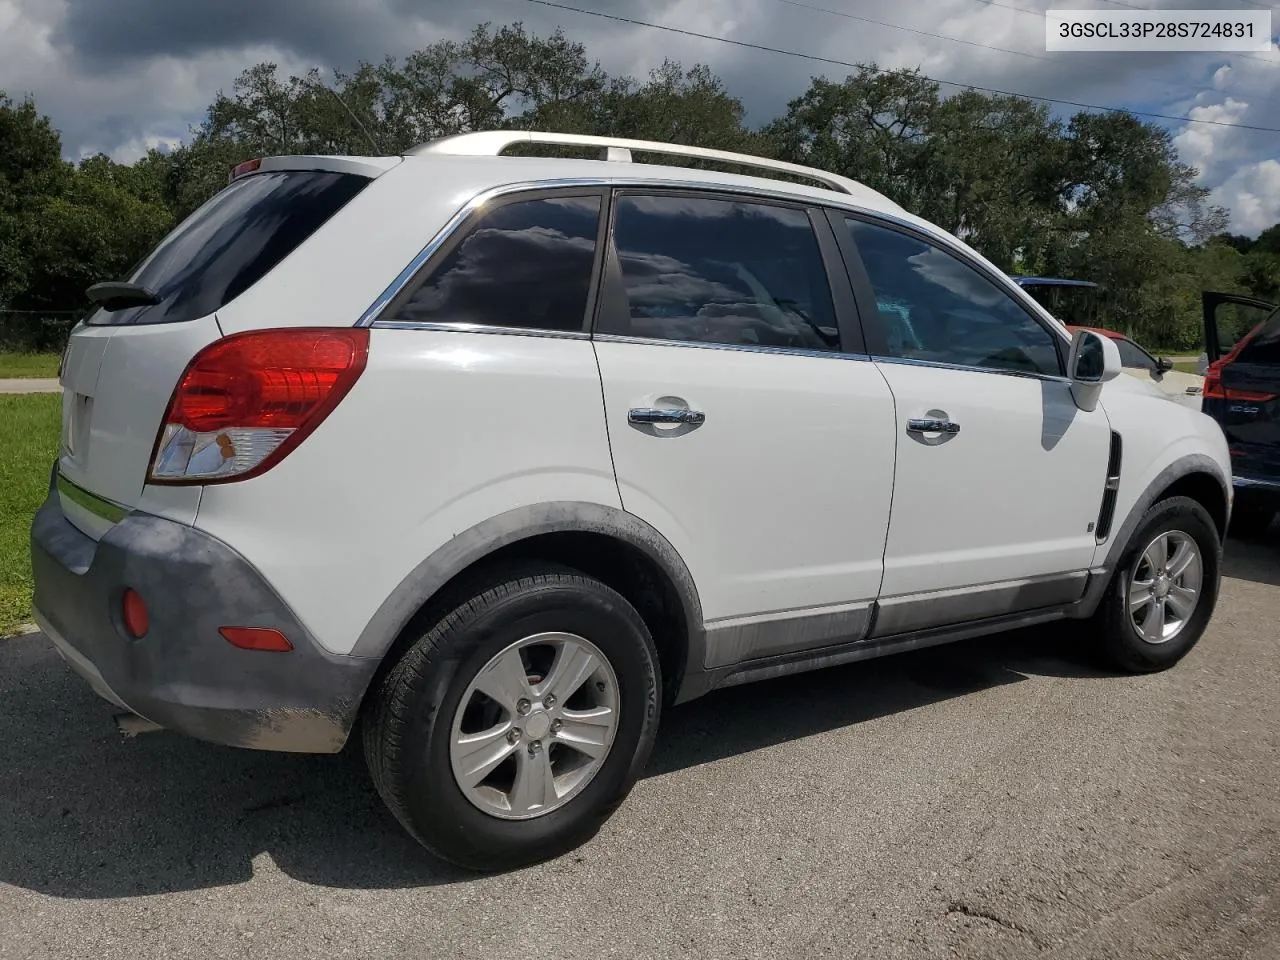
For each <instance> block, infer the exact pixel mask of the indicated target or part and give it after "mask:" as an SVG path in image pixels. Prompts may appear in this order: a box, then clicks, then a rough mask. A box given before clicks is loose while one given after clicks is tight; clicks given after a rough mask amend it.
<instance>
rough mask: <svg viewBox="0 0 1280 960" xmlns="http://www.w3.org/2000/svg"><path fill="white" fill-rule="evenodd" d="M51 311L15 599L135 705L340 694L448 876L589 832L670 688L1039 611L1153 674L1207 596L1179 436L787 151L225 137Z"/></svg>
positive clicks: (333, 744) (886, 214)
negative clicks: (71, 299)
mask: <svg viewBox="0 0 1280 960" xmlns="http://www.w3.org/2000/svg"><path fill="white" fill-rule="evenodd" d="M528 142H542V143H552V144H559V145H562V146H579V147H582V146H588V147H593V148H599V149H600V151H601V158H600V159H557V158H538V157H530V156H522V157H512V156H503V155H502V154H503V152H504V150H505V149H506V148H508V147H510V146H512V145H515V144H520V143H528ZM630 150H638V151H643V152H646V153H650V154H667V155H677V156H680V157H681V158H682V159H683V160H684V161H685V162H686V163H687V162H688V161H689V160H690V159H692V158H697V159H699V160H702V161H712V160H714V161H721V162H727V163H731V164H735V165H737V166H739V168H742V167H753V168H756V169H759V170H761V171H762V173H761V176H760V177H749V176H738V175H732V174H727V173H718V172H711V171H708V170H705V169H695V168H693V167H691V166H661V165H656V164H650V163H637V162H633V160H632V158H631V155H630ZM800 179H807V180H810V181H813V182H816V183H818V184H819V186H816V187H815V186H808V185H801V184H798V183H796V182H793V181H795V180H800ZM90 295H91V297H92V299H93V300H94V301H95V302H96V303H97V304H98V305H99V307H100V309H98V310H97V311H96V312H95V313H94V314H93V315H92V316H91V317H90V318H89V319H88V320H87V321H86V322H85V323H83V324H81V325H80V326H78V327H77V328H76V330H75V331H74V333H73V334H72V336H71V338H70V343H69V346H68V349H67V352H66V355H65V357H64V366H63V370H62V373H61V380H62V384H63V386H64V401H63V403H64V415H63V430H64V434H63V441H62V450H61V454H60V456H59V458H58V462H57V464H56V465H55V468H54V470H53V475H52V477H51V483H50V495H49V499H48V501H47V502H46V503H45V505H44V506H43V507H42V508H41V510H40V512H39V514H38V515H37V516H36V518H35V521H34V524H33V529H32V559H33V563H34V568H35V581H36V597H35V606H36V610H37V617H38V620H39V623H40V626H41V627H42V628H43V629H44V631H45V633H46V634H47V635H48V636H49V638H50V639H51V640H52V642H53V643H54V644H56V646H57V648H58V649H59V650H60V651H61V653H62V654H63V656H64V657H65V658H66V659H67V660H68V661H69V662H70V664H71V665H72V666H73V667H74V668H75V669H76V670H77V671H79V672H80V673H81V674H83V675H84V676H85V677H86V678H87V680H88V681H89V682H90V683H91V684H92V685H93V687H94V688H95V689H96V690H97V691H98V692H99V693H100V694H101V695H102V696H103V697H105V698H106V699H108V700H109V701H111V702H113V703H114V704H116V705H117V706H118V708H120V709H121V710H123V711H127V713H124V714H121V716H122V718H128V719H129V721H130V723H131V724H132V725H133V727H134V728H135V729H136V728H137V727H139V726H144V727H164V728H169V729H172V730H177V731H181V732H183V733H186V734H190V735H192V736H195V737H199V738H203V739H206V740H211V741H215V742H218V743H224V744H233V745H236V746H243V747H254V748H259V749H265V750H287V751H308V752H335V751H338V750H340V749H341V748H342V747H343V745H344V743H345V742H346V741H347V739H348V736H349V734H350V733H351V731H352V729H353V727H354V726H355V725H356V723H357V721H359V723H360V725H361V729H362V737H363V741H364V748H365V750H366V752H367V756H368V762H369V766H370V768H371V770H372V773H373V778H374V780H375V781H376V783H377V786H378V789H379V791H380V792H381V794H382V796H383V797H384V798H385V800H386V802H387V804H388V805H389V806H390V808H391V810H392V811H393V812H394V813H395V815H396V816H397V817H398V818H399V820H400V821H401V823H402V824H403V825H404V826H405V827H406V828H407V830H408V831H409V832H410V833H411V834H412V835H413V836H414V837H416V838H417V839H418V840H419V841H421V842H422V843H423V844H425V845H426V846H427V847H429V848H430V849H432V850H433V851H435V852H436V853H438V854H439V855H441V856H443V857H445V858H447V859H449V860H452V861H454V862H457V863H460V864H463V865H466V866H469V867H472V868H477V869H496V868H503V867H507V866H511V865H515V864H519V863H527V862H530V861H533V860H536V859H540V858H544V857H548V856H551V855H554V854H556V853H559V852H562V851H564V850H565V849H567V848H569V847H571V846H572V845H574V844H576V843H578V842H580V841H581V840H583V839H584V838H585V837H587V836H589V835H590V834H591V832H592V831H593V830H594V829H595V828H596V827H598V825H599V824H600V823H601V822H602V820H603V819H604V818H605V817H607V816H608V815H609V813H610V811H611V810H613V809H614V808H615V807H616V805H617V804H618V803H619V802H621V800H622V799H623V797H624V796H625V795H626V794H627V791H628V790H629V788H630V787H631V785H632V783H633V782H634V780H635V779H636V777H637V776H638V775H639V774H640V773H641V771H642V770H643V768H644V766H645V762H646V759H647V758H648V756H649V752H650V748H651V747H652V745H653V742H654V736H655V733H656V730H657V726H658V717H659V713H660V710H661V708H662V706H663V705H666V704H671V703H678V702H681V701H686V700H689V699H691V698H693V697H697V696H699V695H700V694H703V693H705V692H707V691H708V690H711V689H713V688H715V687H722V686H727V685H732V684H740V683H745V682H747V681H752V680H760V679H764V678H767V677H776V676H778V675H780V674H785V673H791V672H796V671H802V670H808V669H812V668H814V667H821V666H826V665H829V664H837V663H847V662H849V661H853V660H858V659H862V658H867V657H876V656H881V655H883V654H887V653H893V652H896V651H901V650H909V649H913V648H917V647H921V646H926V645H930V644H937V643H943V642H947V641H950V640H956V639H959V638H963V637H969V636H973V635H976V634H982V633H987V632H991V631H997V630H1003V629H1007V628H1011V627H1019V626H1025V625H1028V624H1039V623H1045V622H1047V621H1052V620H1057V619H1062V618H1076V619H1080V620H1084V621H1086V624H1082V625H1081V629H1080V631H1079V632H1080V640H1081V643H1082V644H1084V643H1086V642H1087V641H1089V642H1094V643H1096V644H1097V645H1098V646H1100V648H1101V649H1102V650H1103V651H1104V652H1105V653H1106V654H1107V655H1109V657H1110V660H1111V661H1112V662H1113V663H1115V664H1117V665H1119V666H1120V667H1122V668H1125V669H1129V670H1157V669H1161V668H1164V667H1168V666H1170V665H1172V664H1173V663H1175V662H1176V661H1177V660H1179V659H1180V658H1181V657H1182V656H1183V655H1184V654H1185V653H1186V652H1187V651H1188V650H1189V649H1190V648H1191V646H1192V645H1193V644H1194V643H1195V642H1196V641H1197V640H1198V639H1199V637H1200V635H1201V634H1202V633H1203V632H1204V629H1205V626H1206V624H1207V623H1208V621H1209V618H1210V616H1211V615H1212V612H1213V608H1214V604H1215V601H1216V597H1217V592H1218V580H1219V560H1220V555H1221V537H1222V532H1223V530H1225V528H1226V526H1227V521H1228V517H1229V513H1230V505H1231V483H1230V476H1231V470H1230V465H1229V460H1228V455H1227V446H1226V443H1225V441H1224V439H1223V434H1222V431H1221V429H1220V428H1219V427H1218V426H1217V424H1215V423H1214V422H1213V421H1212V420H1210V419H1209V418H1207V417H1205V416H1204V415H1202V414H1201V413H1199V412H1196V411H1193V410H1188V409H1185V408H1182V407H1178V406H1175V405H1173V404H1170V403H1168V402H1167V401H1165V400H1164V399H1162V398H1161V397H1160V396H1158V395H1157V394H1156V393H1155V392H1153V391H1151V390H1150V389H1147V388H1144V387H1143V385H1142V384H1140V383H1139V382H1138V381H1136V380H1134V379H1132V378H1129V377H1117V374H1118V373H1119V372H1120V359H1119V357H1118V355H1117V351H1116V347H1115V345H1114V344H1113V343H1111V342H1110V341H1109V340H1107V339H1105V338H1102V337H1099V336H1097V335H1095V334H1091V333H1086V332H1082V333H1079V334H1077V335H1076V336H1075V337H1074V338H1073V337H1072V336H1070V335H1069V334H1068V333H1067V331H1066V330H1065V328H1063V327H1062V326H1061V325H1060V324H1059V323H1058V322H1057V321H1055V320H1054V319H1053V318H1052V317H1051V316H1049V315H1048V314H1047V313H1046V312H1045V311H1044V310H1043V309H1041V308H1040V307H1039V306H1038V305H1037V304H1036V303H1035V302H1034V301H1033V300H1032V299H1031V298H1030V297H1029V296H1028V295H1027V294H1026V293H1024V292H1023V291H1022V290H1020V289H1019V288H1018V287H1017V286H1016V285H1015V284H1014V283H1013V282H1012V281H1011V280H1009V279H1008V278H1007V277H1006V276H1004V274H1002V273H1001V272H1000V271H999V270H997V269H996V268H995V267H994V266H992V265H991V264H990V263H988V262H987V261H986V260H984V259H983V258H982V257H981V256H979V255H978V254H976V253H975V252H974V251H973V250H971V249H970V248H969V247H968V246H966V245H965V244H964V243H962V242H960V241H959V240H957V239H956V238H955V237H953V236H950V235H949V234H947V233H945V232H944V231H942V230H940V229H938V228H937V227H935V226H932V225H930V224H929V223H927V222H925V221H922V220H920V219H919V218H917V217H914V216H912V215H911V214H909V213H907V212H906V211H904V210H903V209H901V208H900V207H899V206H897V205H896V204H894V203H893V202H891V201H890V200H888V199H886V198H885V197H883V196H881V195H880V194H878V193H876V192H874V191H872V190H870V189H868V188H866V187H865V186H863V185H861V184H858V183H855V182H853V181H850V180H847V179H845V178H842V177H838V176H834V175H831V174H828V173H825V172H823V171H820V170H813V169H809V168H805V167H797V166H792V165H788V164H782V163H778V162H773V161H769V160H763V159H759V158H754V157H747V156H740V155H736V154H726V153H719V152H712V151H706V150H696V149H691V148H684V147H679V146H674V145H670V144H658V143H646V142H632V141H624V140H614V139H604V138H593V137H576V136H558V135H554V134H541V133H528V132H489V133H478V134H469V135H463V136H459V137H453V138H448V139H444V140H439V141H435V142H432V143H428V144H426V145H424V146H422V147H419V148H416V149H414V150H412V151H410V152H409V153H408V154H407V155H406V156H403V157H393V158H379V159H369V158H353V157H346V158H334V157H284V158H280V157H277V158H271V159H267V160H262V161H251V162H250V163H248V164H245V165H242V167H240V168H237V170H236V171H235V172H234V174H233V178H232V182H231V183H230V184H229V185H228V186H227V187H226V188H225V189H224V190H222V191H221V192H220V193H219V194H218V195H217V196H216V197H214V198H213V199H212V200H210V201H209V202H208V203H207V204H205V205H204V206H203V207H201V208H200V209H199V210H198V211H196V212H195V213H194V214H192V215H191V217H190V218H189V219H188V220H187V221H185V222H184V223H183V224H182V225H181V226H179V227H178V228H177V229H176V230H174V232H173V233H172V234H170V236H169V237H168V238H166V239H165V240H164V241H163V242H162V243H161V244H160V246H159V247H158V248H157V249H156V251H155V252H154V253H153V254H152V255H151V256H150V257H149V258H148V259H147V260H146V261H144V262H143V263H142V265H141V266H140V267H138V268H137V270H136V272H135V273H134V274H133V275H132V277H130V278H129V280H128V281H125V282H118V283H106V284H99V285H98V286H96V287H94V288H92V289H91V291H90ZM763 694H764V695H766V696H767V695H768V691H767V690H765V691H763Z"/></svg>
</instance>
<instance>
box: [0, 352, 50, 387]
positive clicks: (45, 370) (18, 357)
mask: <svg viewBox="0 0 1280 960" xmlns="http://www.w3.org/2000/svg"><path fill="white" fill-rule="evenodd" d="M57 375H58V355H57V354H56V353H14V352H13V351H12V350H0V380H17V379H21V380H26V379H28V378H31V377H39V378H48V379H50V380H52V379H53V378H54V377H56V376H57Z"/></svg>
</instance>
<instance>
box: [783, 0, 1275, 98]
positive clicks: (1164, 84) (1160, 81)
mask: <svg viewBox="0 0 1280 960" xmlns="http://www.w3.org/2000/svg"><path fill="white" fill-rule="evenodd" d="M776 2H777V3H785V4H787V5H788V6H791V7H800V8H801V9H804V10H813V11H814V12H816V13H828V14H830V15H831V16H833V17H843V18H844V19H846V20H858V21H861V22H863V23H871V24H875V25H876V26H880V27H888V28H890V29H891V30H902V31H905V32H906V33H914V34H917V35H919V36H922V37H932V38H933V39H935V40H945V41H947V42H948V43H962V44H965V45H966V46H970V47H981V48H982V49H984V50H995V51H996V52H998V53H1010V54H1013V55H1014V56H1016V57H1026V58H1027V59H1029V60H1043V61H1044V62H1045V63H1052V64H1055V65H1058V64H1061V63H1062V61H1061V60H1059V59H1055V58H1053V57H1045V56H1040V55H1039V54H1035V53H1027V52H1026V51H1024V50H1011V49H1009V48H1008V47H997V46H995V45H993V44H990V43H980V42H979V41H977V40H964V39H962V38H960V37H953V36H950V35H948V34H945V33H930V32H929V31H928V30H918V29H916V28H915V27H907V26H903V25H902V24H900V23H889V22H887V21H885V20H873V19H872V18H871V17H863V16H860V15H858V14H853V13H846V12H845V11H843V10H832V9H830V8H829V7H819V6H815V5H814V4H811V3H803V2H801V0H776ZM975 2H977V3H981V4H984V5H986V6H989V7H1003V8H1004V9H1006V10H1016V11H1017V12H1018V13H1026V14H1030V15H1031V16H1033V17H1040V18H1041V19H1043V18H1044V14H1043V13H1041V12H1040V11H1038V10H1027V9H1025V8H1024V7H1013V6H1010V5H1008V4H1005V3H998V2H996V0H975ZM1259 59H1263V62H1266V63H1270V62H1272V61H1269V60H1265V59H1264V58H1259ZM1278 62H1280V61H1278ZM1137 82H1139V83H1142V84H1144V85H1145V86H1147V87H1150V88H1153V89H1154V88H1155V87H1157V86H1158V87H1160V89H1161V90H1162V91H1163V92H1165V93H1166V94H1167V93H1169V92H1170V88H1174V87H1177V86H1179V85H1181V84H1184V83H1185V79H1184V78H1182V77H1178V78H1176V79H1175V78H1172V77H1139V78H1137ZM1214 89H1215V88H1213V87H1192V88H1188V89H1187V92H1188V93H1200V92H1202V91H1203V92H1210V91H1213V90H1214ZM1265 102H1268V103H1269V102H1270V100H1267V101H1265Z"/></svg>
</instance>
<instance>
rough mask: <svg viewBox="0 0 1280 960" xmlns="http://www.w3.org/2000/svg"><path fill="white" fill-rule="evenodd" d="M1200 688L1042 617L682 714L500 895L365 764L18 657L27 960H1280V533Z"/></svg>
mask: <svg viewBox="0 0 1280 960" xmlns="http://www.w3.org/2000/svg"><path fill="white" fill-rule="evenodd" d="M1227 572H1228V574H1229V578H1228V579H1227V580H1226V581H1225V584H1224V589H1223V598H1222V602H1221V605H1220V607H1219V612H1218V614H1217V617H1216V618H1215V620H1214V623H1213V625H1212V627H1211V629H1210V632H1209V634H1207V635H1206V638H1205V639H1204V641H1202V643H1201V644H1200V646H1199V647H1198V648H1197V649H1196V650H1195V651H1193V653H1192V654H1191V655H1190V656H1189V657H1188V658H1187V659H1186V660H1185V661H1183V663H1182V664H1181V665H1180V666H1179V667H1178V668H1176V669H1175V670H1173V671H1171V672H1168V673H1164V674H1161V675H1158V676H1148V677H1119V676H1110V675H1105V674H1102V673H1099V672H1097V671H1096V670H1094V669H1091V668H1090V667H1089V666H1087V665H1085V663H1084V662H1083V661H1081V659H1080V658H1078V657H1077V656H1075V655H1074V654H1073V645H1074V644H1076V643H1078V641H1079V639H1080V635H1079V633H1078V632H1075V633H1072V632H1071V631H1064V630H1044V629H1041V630H1038V631H1033V632H1025V633H1020V634H1012V635H1007V636H1004V637H1000V638H988V639H985V640H979V641H973V642H968V643H964V644H960V645H957V646H955V647H951V648H942V649H939V650H934V651H922V652H920V653H916V654H909V655H903V656H899V657H896V658H890V659H886V660H881V661H876V662H872V663H868V664H859V665H854V666H851V667H846V668H838V669H834V670H830V671H826V672H822V673H815V674H810V675H807V676H801V677H792V678H787V679H783V680H779V681H774V682H771V683H767V684H760V685H755V686H748V687H742V688H738V689H736V690H733V691H728V692H723V693H719V694H714V695H712V696H710V697H708V698H706V699H704V700H702V701H699V702H696V703H694V704H690V705H688V706H686V707H682V708H678V709H676V710H672V711H670V712H669V713H668V714H667V716H666V717H665V718H664V721H665V726H664V733H663V735H662V736H661V740H660V744H659V747H658V750H657V752H656V754H655V757H654V760H653V763H652V767H651V769H650V771H649V774H648V776H647V777H646V778H645V779H644V780H642V781H641V782H640V783H639V784H638V786H637V787H636V790H635V791H634V793H633V794H632V795H631V797H630V799H629V800H628V801H627V803H626V804H624V805H623V807H622V808H621V810H620V811H619V812H618V814H617V815H616V816H615V817H614V819H613V820H612V821H611V822H610V823H609V824H608V825H607V826H606V828H605V829H604V830H603V831H602V832H601V833H600V835H599V836H597V837H596V838H595V839H594V840H593V841H592V842H590V843H589V844H587V845H586V846H585V847H583V848H581V849H580V850H579V851H577V852H576V853H575V854H573V855H570V856H566V857H564V858H561V859H560V860H558V861H555V862H552V863H548V864H544V865H541V866H538V867H534V868H531V869H527V870H523V871H519V872H516V873H511V874H507V875H503V876H493V877H486V878H475V877H472V876H468V875H465V874H462V873H459V872H456V871H454V870H451V869H449V868H447V867H444V866H442V865H440V864H439V863H437V862H435V861H433V860H432V859H431V858H429V857H428V856H427V855H426V854H425V853H422V852H420V851H419V850H418V848H416V847H414V846H413V845H411V844H410V842H409V841H408V840H407V839H406V838H405V837H403V836H402V834H401V833H400V831H399V829H398V827H397V826H396V825H395V824H394V822H393V821H392V819H391V817H390V816H389V815H388V814H387V813H385V812H384V810H383V809H382V807H381V805H380V803H379V801H378V800H377V798H376V797H375V796H374V794H373V792H372V790H371V789H370V787H369V786H368V785H367V784H366V780H365V777H364V772H363V767H362V765H361V762H360V758H359V756H358V754H357V753H355V752H354V751H351V752H349V754H344V755H341V756H338V757H328V758H323V757H321V758H314V757H298V756H275V755H268V754H257V753H250V752H239V751H235V750H231V749H223V748H218V747H213V746H208V745H204V744H200V743H196V742H194V741H189V740H185V739H182V738H180V737H177V736H173V735H170V734H167V733H162V734H151V735H146V736H143V737H139V738H137V739H135V740H132V741H125V740H122V739H121V738H120V737H119V736H118V734H117V733H116V732H115V729H114V727H113V725H112V724H111V722H110V715H111V709H110V708H109V707H108V706H107V705H106V704H104V703H102V702H100V701H98V700H97V699H96V698H95V697H94V696H93V695H92V694H91V693H90V692H89V690H88V688H87V687H86V686H85V685H84V684H83V683H82V682H81V681H79V680H78V679H77V678H76V677H74V676H73V675H72V674H71V673H70V671H69V670H68V669H67V668H66V667H65V666H64V665H63V664H62V662H61V661H60V660H59V659H58V658H57V657H56V656H55V654H54V653H53V652H52V650H51V649H50V648H49V647H48V645H47V642H46V641H45V640H44V639H43V638H42V637H40V636H38V635H34V636H29V637H22V638H17V639H12V640H7V641H3V642H0V721H2V724H0V730H2V731H3V735H2V736H0V958H6V960H8V958H17V957H23V958H25V957H86V958H89V957H92V958H94V960H106V958H114V957H120V958H127V960H143V958H151V957H156V958H161V957H163V958H184V957H192V958H210V957H245V958H254V960H261V958H263V957H267V958H271V960H285V958H292V957H319V956H324V957H340V956H352V957H378V958H395V957H414V958H424V957H448V958H472V957H475V958H480V957H483V958H486V960H501V958H508V957H511V958H515V957H520V958H526V960H527V958H577V957H584V958H585V957H644V958H660V957H675V956H699V957H714V958H722V957H723V958H731V957H733V958H737V957H767V958H778V957H785V958H792V957H794V958H804V957H810V956H818V957H821V956H836V957H841V958H852V957H874V958H879V957H913V958H914V957H947V958H951V957H962V958H972V957H983V958H986V957H1033V956H1034V957H1054V958H1079V960H1083V958H1088V960H1101V958H1110V957H1124V958H1134V957H1142V958H1161V960H1169V958H1176V957H1187V958H1196V960H1213V958H1227V957H1230V958H1253V960H1274V958H1276V957H1280V842H1278V840H1280V532H1277V531H1273V535H1272V539H1271V541H1270V542H1268V543H1264V544H1254V545H1244V544H1240V543H1234V542H1233V543H1232V544H1231V545H1230V547H1229V549H1228V562H1227Z"/></svg>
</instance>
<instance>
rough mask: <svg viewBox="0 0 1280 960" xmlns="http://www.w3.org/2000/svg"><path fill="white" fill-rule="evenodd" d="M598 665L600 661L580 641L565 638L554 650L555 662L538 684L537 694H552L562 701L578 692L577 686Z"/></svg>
mask: <svg viewBox="0 0 1280 960" xmlns="http://www.w3.org/2000/svg"><path fill="white" fill-rule="evenodd" d="M599 666H600V661H599V660H597V659H596V655H595V654H594V653H592V652H591V651H590V650H588V649H587V648H586V647H584V646H583V645H582V644H580V643H575V642H574V641H572V640H566V641H565V642H564V643H563V644H561V645H560V649H559V650H557V651H556V659H555V662H554V663H552V664H551V670H550V671H548V673H547V679H546V680H544V681H543V682H542V683H541V684H540V685H539V686H538V694H539V696H545V695H546V694H548V693H551V694H554V695H555V696H556V698H557V699H558V700H559V701H560V702H561V703H564V702H565V701H566V700H568V699H569V698H570V697H571V696H573V695H574V694H575V693H577V692H578V688H579V687H581V686H582V685H583V684H584V683H585V682H586V680H587V678H588V677H589V676H591V674H593V673H595V671H596V669H597V668H598V667H599Z"/></svg>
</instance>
